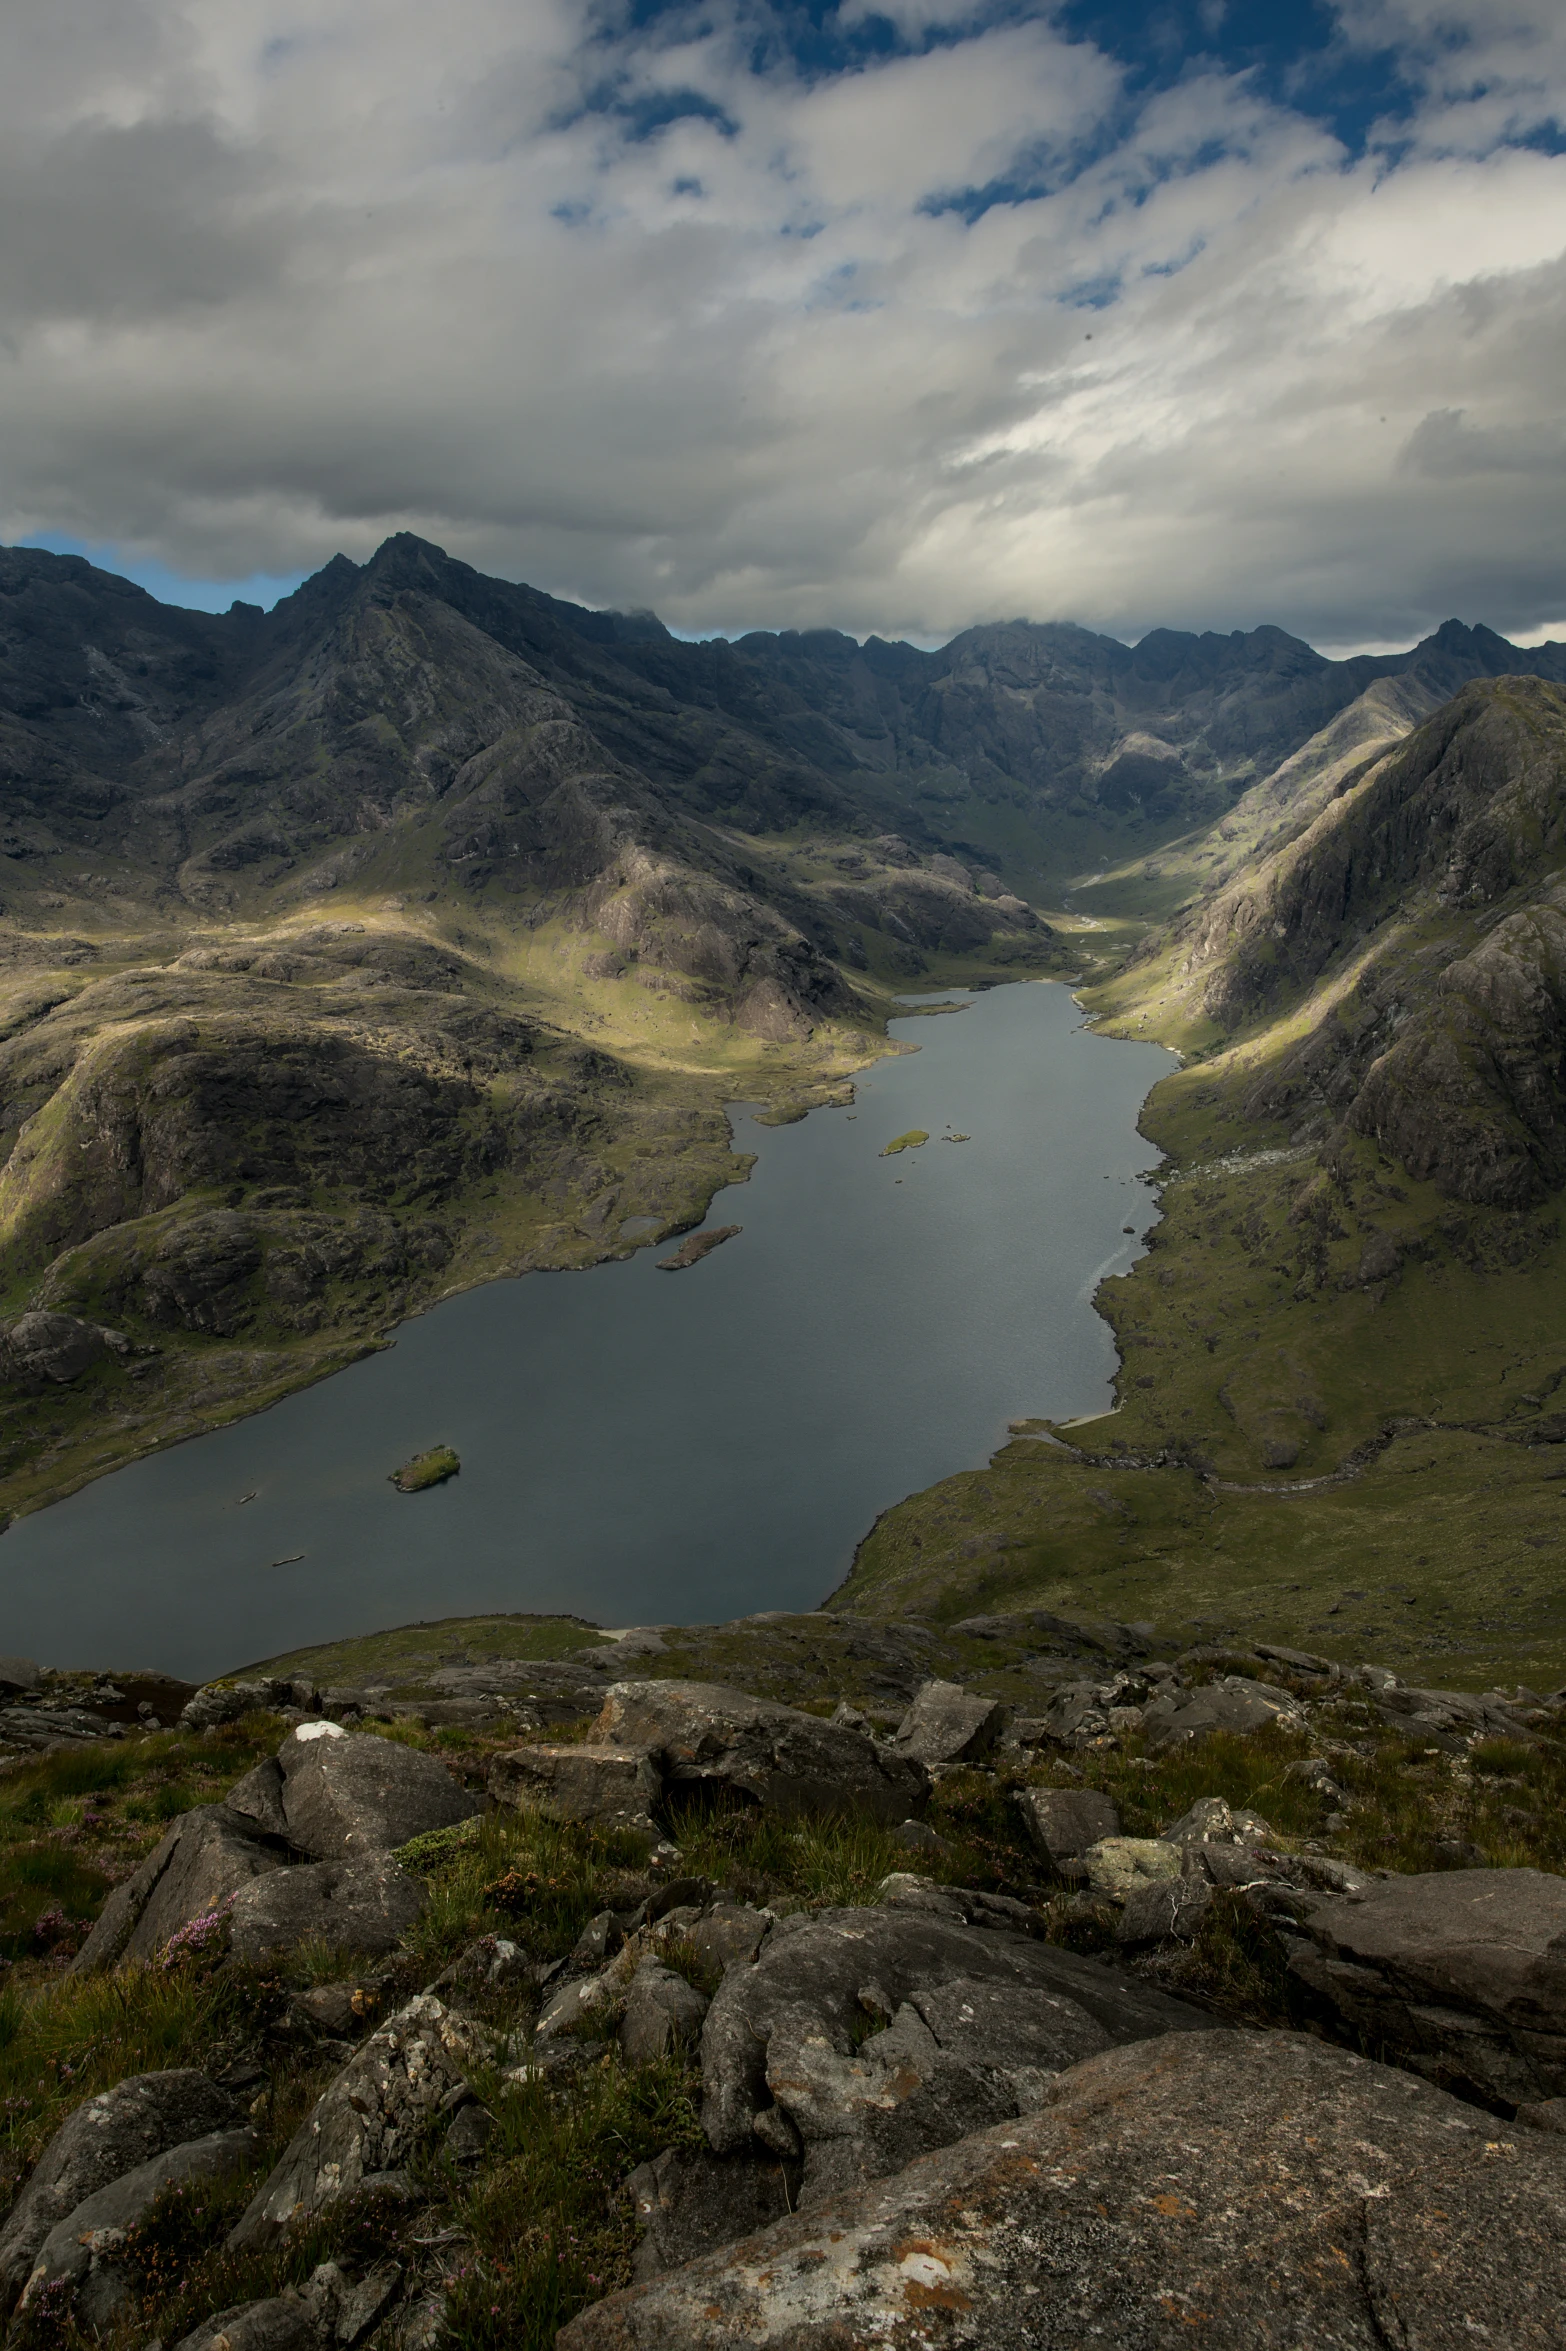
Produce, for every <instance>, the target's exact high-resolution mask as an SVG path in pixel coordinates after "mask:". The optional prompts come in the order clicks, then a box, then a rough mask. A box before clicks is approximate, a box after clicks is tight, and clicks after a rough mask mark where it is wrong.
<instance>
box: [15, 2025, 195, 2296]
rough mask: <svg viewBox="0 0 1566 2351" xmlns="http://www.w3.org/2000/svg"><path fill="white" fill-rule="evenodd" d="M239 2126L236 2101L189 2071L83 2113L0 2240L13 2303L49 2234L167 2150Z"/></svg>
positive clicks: (122, 2091)
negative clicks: (92, 2199) (90, 2199)
mask: <svg viewBox="0 0 1566 2351" xmlns="http://www.w3.org/2000/svg"><path fill="white" fill-rule="evenodd" d="M234 2120H235V2107H234V2101H233V2099H232V2098H230V2097H229V2095H228V2093H227V2092H226V2091H225V2090H220V2089H219V2088H218V2086H217V2084H216V2082H212V2081H209V2080H208V2079H207V2077H206V2075H205V2074H204V2073H198V2072H196V2071H195V2070H194V2069H193V2068H192V2067H189V2066H181V2067H178V2068H177V2069H176V2070H174V2071H172V2072H169V2073H138V2074H131V2075H130V2076H129V2077H128V2078H127V2079H126V2080H125V2081H123V2082H116V2083H115V2085H114V2087H113V2089H112V2090H102V2091H100V2092H99V2094H98V2096H97V2097H96V2098H89V2099H87V2100H86V2101H85V2102H84V2103H83V2104H82V2105H80V2106H78V2107H77V2109H76V2111H75V2113H74V2114H72V2115H69V2116H68V2117H67V2119H66V2120H65V2121H64V2122H63V2123H62V2124H61V2125H60V2128H59V2129H58V2130H57V2131H56V2132H55V2134H54V2137H53V2138H52V2139H51V2140H50V2141H49V2144H48V2146H47V2147H45V2149H44V2151H43V2153H42V2154H41V2155H40V2156H39V2158H38V2161H37V2163H36V2164H35V2165H34V2166H33V2170H32V2176H31V2177H30V2178H29V2180H28V2182H27V2185H26V2186H25V2187H24V2188H23V2190H22V2192H21V2194H20V2195H19V2196H18V2197H17V2199H16V2202H15V2203H14V2204H13V2205H12V2207H11V2211H10V2214H9V2217H8V2218H7V2220H6V2224H5V2228H4V2230H3V2232H0V2281H3V2283H4V2285H5V2287H6V2289H7V2298H9V2296H10V2295H13V2294H15V2293H16V2292H17V2291H18V2290H19V2288H20V2287H21V2286H22V2285H23V2284H24V2282H25V2281H26V2279H27V2277H28V2276H29V2274H30V2273H31V2270H32V2267H33V2264H34V2262H35V2261H36V2260H37V2258H38V2252H39V2248H40V2247H41V2246H42V2244H43V2242H44V2239H45V2238H46V2237H47V2236H48V2234H49V2232H50V2230H51V2229H53V2228H54V2227H56V2226H57V2225H58V2223H59V2222H60V2221H62V2220H64V2219H65V2218H66V2217H67V2215H68V2214H70V2213H72V2212H74V2211H75V2210H76V2207H77V2205H78V2204H83V2203H85V2202H86V2200H87V2198H88V2197H89V2196H92V2195H95V2194H96V2193H97V2191H98V2190H99V2189H100V2188H105V2187H107V2186H108V2185H109V2183H110V2181H111V2180H117V2179H123V2178H124V2176H125V2174H126V2173H127V2172H130V2171H134V2170H135V2169H136V2168H137V2166H138V2165H140V2164H143V2163H147V2162H149V2161H150V2160H151V2158H152V2157H153V2156H155V2155H161V2154H163V2153H164V2151H165V2150H166V2149H167V2148H170V2147H178V2146H180V2145H182V2144H184V2142H186V2141H187V2140H190V2139H199V2138H202V2137H204V2136H205V2135H206V2134H207V2133H208V2132H210V2131H219V2130H224V2129H226V2128H227V2127H228V2126H229V2125H230V2124H232V2123H233V2122H234Z"/></svg>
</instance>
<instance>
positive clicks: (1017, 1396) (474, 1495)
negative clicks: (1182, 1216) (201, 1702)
mask: <svg viewBox="0 0 1566 2351" xmlns="http://www.w3.org/2000/svg"><path fill="white" fill-rule="evenodd" d="M892 1033H893V1035H894V1036H897V1037H900V1038H904V1039H906V1040H908V1041H910V1042H912V1043H914V1044H916V1045H917V1046H918V1048H919V1050H918V1052H917V1053H914V1054H909V1055H905V1056H903V1057H900V1058H897V1059H893V1060H888V1061H882V1062H878V1063H876V1064H875V1066H874V1067H873V1068H871V1069H869V1070H867V1071H866V1072H865V1073H864V1075H863V1076H862V1077H861V1078H859V1079H858V1080H857V1081H856V1087H857V1097H858V1098H857V1101H856V1102H855V1104H854V1106H853V1108H852V1109H851V1110H816V1111H812V1112H811V1114H810V1116H809V1117H808V1118H807V1119H804V1120H802V1121H800V1122H799V1123H798V1124H796V1125H794V1126H787V1127H763V1126H758V1125H757V1124H756V1122H755V1119H754V1118H753V1117H752V1116H751V1115H750V1113H749V1112H748V1111H746V1110H745V1109H744V1108H743V1107H736V1108H735V1110H734V1112H733V1114H732V1115H733V1122H734V1128H735V1147H736V1148H737V1149H738V1150H742V1151H755V1152H757V1153H759V1158H758V1160H757V1164H756V1166H755V1169H754V1170H753V1172H752V1174H751V1177H750V1180H749V1182H748V1183H743V1184H739V1185H734V1186H731V1187H730V1188H729V1189H727V1190H725V1191H723V1192H720V1193H719V1194H718V1196H717V1198H716V1199H715V1200H714V1201H713V1204H712V1209H711V1212H710V1215H709V1217H708V1219H707V1222H708V1224H709V1225H722V1224H738V1225H740V1226H742V1227H743V1231H742V1233H741V1234H740V1236H739V1237H738V1238H737V1239H735V1240H732V1241H728V1242H726V1243H724V1245H723V1246H722V1247H721V1248H718V1249H716V1250H715V1251H714V1252H713V1253H712V1255H711V1256H709V1257H708V1258H706V1259H705V1260H703V1262H702V1263H700V1264H699V1265H697V1266H695V1267H693V1268H692V1269H691V1270H690V1271H688V1272H683V1273H673V1274H670V1273H661V1272H659V1271H658V1270H657V1264H656V1260H657V1259H658V1258H659V1257H665V1256H667V1255H669V1254H670V1251H671V1249H672V1247H673V1246H674V1244H672V1243H671V1244H668V1245H667V1246H663V1247H659V1248H657V1249H643V1250H640V1251H638V1252H637V1254H636V1255H635V1256H634V1257H632V1258H631V1259H629V1260H625V1261H622V1262H620V1263H618V1264H610V1265H601V1266H596V1267H594V1268H592V1269H591V1270H590V1271H588V1272H585V1273H532V1274H527V1275H524V1276H523V1277H522V1278H520V1279H517V1280H508V1281H498V1282H492V1283H489V1284H487V1285H486V1286H485V1287H484V1288H482V1289H478V1290H470V1291H468V1292H466V1293H465V1294H464V1295H463V1296H462V1297H459V1298H452V1299H448V1300H447V1301H446V1302H445V1303H444V1304H443V1305H440V1306H437V1307H435V1308H433V1309H432V1310H431V1311H430V1312H429V1313H427V1314H424V1315H421V1316H420V1317H418V1318H417V1319H416V1320H414V1321H411V1322H408V1323H405V1324H404V1325H403V1326H402V1327H401V1329H400V1330H399V1331H398V1333H397V1338H396V1344H395V1345H394V1346H392V1347H390V1348H388V1349H387V1350H386V1351H385V1352H384V1353H381V1354H379V1355H375V1356H372V1357H369V1358H368V1359H366V1360H365V1361H364V1362H362V1363H358V1364H355V1365H353V1366H352V1367H351V1368H350V1369H349V1370H347V1371H344V1372H340V1373H338V1374H337V1375H336V1377H334V1378H332V1379H330V1380H326V1381H323V1382H321V1383H320V1384H319V1385H318V1386H316V1387H314V1388H310V1389H308V1390H305V1391H304V1392H302V1393H301V1394H299V1395H296V1396H292V1397H290V1398H288V1399H287V1400H286V1401H285V1402H284V1403H282V1404H279V1405H276V1406H274V1407H273V1408H272V1410H271V1411H269V1412H265V1413H259V1414H257V1415H256V1416H255V1417H254V1418H253V1419H250V1420H246V1421H241V1422H239V1423H238V1424H237V1425H236V1426H234V1427H232V1428H227V1429H221V1430H219V1431H217V1432H216V1433H214V1434H213V1435H211V1436H206V1437H199V1438H195V1439H193V1440H192V1441H190V1442H189V1443H186V1444H183V1445H178V1446H174V1447H171V1448H170V1449H169V1450H168V1451H167V1452H164V1453H159V1454H155V1455H153V1456H151V1457H149V1458H148V1459H147V1460H145V1461H140V1462H136V1463H135V1464H133V1465H132V1466H131V1467H130V1468H128V1469H123V1470H119V1471H117V1472H116V1473H115V1474H114V1475H113V1476H111V1477H106V1478H102V1479H100V1480H99V1481H98V1482H97V1483H96V1484H94V1485H91V1486H88V1487H86V1488H84V1489H83V1491H82V1492H80V1493H79V1494H73V1495H72V1496H71V1497H70V1498H69V1499H68V1500H67V1501H64V1502H59V1503H56V1504H55V1505H54V1506H53V1507H52V1508H50V1509H48V1510H43V1511H39V1512H36V1513H35V1514H34V1515H32V1516H31V1517H28V1518H24V1519H20V1520H18V1521H17V1523H16V1524H15V1525H14V1526H13V1527H11V1528H10V1529H9V1530H8V1531H7V1532H6V1534H5V1535H4V1536H3V1537H0V1592H3V1596H4V1617H3V1642H4V1646H5V1647H6V1648H7V1649H9V1650H13V1651H20V1652H22V1653H24V1654H26V1655H29V1656H33V1657H37V1658H38V1659H40V1660H41V1661H42V1662H45V1663H49V1664H59V1665H96V1666H110V1667H114V1666H117V1667H120V1668H121V1669H124V1670H129V1669H130V1668H132V1667H141V1666H149V1667H150V1666H157V1667H162V1668H164V1669H166V1670H168V1671H171V1672H174V1673H177V1674H181V1675H186V1676H189V1677H191V1678H201V1677H206V1676H210V1675H212V1674H215V1673H220V1672H223V1671H226V1670H228V1669H231V1668H233V1667H234V1666H237V1665H240V1664H242V1663H245V1662H247V1661H249V1660H252V1659H257V1658H262V1657H266V1656H268V1655H276V1654H278V1653H280V1652H281V1651H283V1650H286V1649H293V1648H298V1647H301V1646H303V1645H304V1644H306V1643H309V1642H314V1641H324V1640H328V1639H332V1638H335V1637H337V1636H340V1635H343V1634H347V1633H354V1632H369V1631H373V1630H375V1629H377V1628H378V1627H382V1626H387V1625H395V1624H403V1623H408V1622H412V1621H416V1620H418V1619H420V1618H433V1617H441V1616H451V1615H460V1614H465V1613H476V1612H480V1611H486V1610H505V1609H544V1610H549V1609H564V1610H569V1611H572V1612H574V1613H576V1614H578V1615H583V1616H588V1617H592V1618H595V1619H596V1620H598V1621H600V1622H602V1623H605V1624H610V1625H620V1624H633V1623H634V1624H648V1623H662V1622H669V1623H681V1622H685V1623H702V1622H712V1621H715V1620H721V1619H723V1618H727V1617H733V1616H741V1615H746V1614H749V1613H751V1612H752V1611H755V1610H759V1609H766V1608H787V1609H802V1608H812V1607H814V1606H816V1604H817V1603H818V1602H819V1601H821V1600H822V1599H824V1598H825V1596H826V1594H827V1593H828V1592H830V1591H831V1590H832V1589H833V1587H834V1586H835V1585H836V1584H837V1583H839V1582H840V1581H841V1579H842V1577H843V1576H844V1575H845V1574H846V1573H847V1570H848V1567H849V1564H850V1562H851V1560H852V1557H853V1552H854V1547H855V1544H856V1543H857V1542H858V1541H859V1539H860V1538H861V1537H862V1536H863V1535H864V1534H865V1533H866V1531H867V1530H868V1528H869V1527H870V1525H871V1522H872V1521H873V1520H874V1518H875V1517H876V1515H877V1514H878V1512H880V1511H881V1510H883V1509H885V1508H886V1507H887V1505H888V1504H890V1503H893V1502H896V1501H898V1500H900V1499H901V1497H902V1496H904V1495H905V1494H909V1493H912V1492H914V1491H915V1490H916V1489H917V1488H919V1487H921V1486H927V1485H930V1484H932V1483H933V1482H934V1480H936V1479H937V1478H942V1477H946V1476H948V1475H950V1474H951V1473H952V1472H953V1471H955V1470H960V1469H968V1468H975V1467H979V1466H982V1464H983V1463H984V1461H985V1460H986V1459H987V1458H988V1456H989V1454H990V1453H992V1452H993V1451H994V1449H995V1447H996V1446H997V1445H999V1444H1001V1443H1002V1442H1004V1439H1005V1435H1006V1423H1007V1421H1008V1420H1010V1419H1013V1418H1018V1417H1021V1416H1023V1415H1027V1414H1045V1415H1048V1416H1050V1417H1052V1418H1055V1419H1065V1418H1069V1417H1071V1416H1072V1415H1075V1414H1081V1413H1089V1412H1093V1411H1097V1410H1102V1409H1104V1408H1105V1407H1106V1406H1107V1404H1108V1403H1109V1401H1110V1381H1111V1379H1112V1377H1113V1373H1114V1369H1115V1353H1114V1346H1113V1342H1112V1340H1111V1337H1110V1334H1109V1331H1108V1328H1107V1327H1106V1325H1105V1324H1104V1323H1103V1322H1102V1321H1101V1320H1100V1319H1099V1317H1098V1316H1097V1315H1096V1314H1095V1313H1094V1312H1093V1310H1092V1304H1091V1300H1092V1296H1093V1292H1094V1289H1095V1288H1096V1286H1097V1284H1098V1282H1099V1281H1100V1280H1101V1279H1102V1278H1103V1276H1104V1275H1105V1274H1108V1273H1113V1272H1116V1271H1119V1270H1122V1269H1123V1268H1124V1267H1125V1266H1127V1265H1128V1264H1129V1263H1130V1262H1131V1261H1132V1259H1133V1258H1134V1257H1135V1256H1137V1255H1138V1254H1139V1253H1140V1244H1139V1242H1138V1240H1137V1239H1136V1237H1135V1233H1136V1232H1140V1230H1141V1229H1142V1228H1143V1227H1144V1226H1145V1225H1146V1223H1147V1221H1148V1218H1149V1215H1150V1213H1151V1208H1152V1204H1151V1202H1150V1200H1149V1197H1148V1194H1147V1191H1146V1190H1145V1189H1144V1188H1143V1186H1142V1185H1140V1184H1139V1183H1138V1182H1137V1177H1138V1176H1139V1174H1141V1173H1142V1172H1143V1171H1145V1170H1147V1169H1149V1168H1151V1167H1152V1166H1154V1165H1155V1164H1156V1161H1157V1158H1158V1154H1157V1152H1156V1151H1155V1150H1154V1149H1153V1147H1152V1145H1151V1144H1149V1143H1147V1142H1145V1141H1144V1140H1143V1138H1142V1137H1141V1136H1140V1135H1139V1134H1138V1133H1137V1131H1136V1118H1137V1112H1138V1110H1139V1108H1140V1107H1141V1104H1142V1101H1143V1100H1144V1098H1145V1096H1146V1094H1147V1092H1148V1089H1149V1088H1150V1087H1151V1086H1152V1085H1153V1084H1154V1083H1155V1082H1156V1080H1157V1079H1158V1078H1160V1077H1161V1076H1163V1075H1164V1074H1165V1073H1166V1072H1167V1071H1168V1070H1169V1068H1170V1067H1171V1066H1172V1061H1173V1057H1172V1056H1171V1055H1170V1054H1168V1053H1166V1052H1165V1051H1163V1049H1162V1048H1160V1047H1158V1046H1154V1045H1140V1044H1122V1043H1119V1042H1116V1041H1113V1040H1110V1039H1107V1038H1103V1037H1097V1036H1093V1035H1092V1034H1090V1033H1089V1032H1088V1031H1087V1030H1085V1029H1084V1028H1083V1026H1082V1016H1081V1014H1080V1012H1079V1010H1078V1008H1077V1006H1076V1005H1075V1004H1074V1003H1073V1001H1072V998H1071V996H1070V994H1069V992H1068V990H1067V989H1066V988H1064V987H1062V986H1059V985H1050V984H1048V983H1042V982H1036V981H1034V982H1023V983H1019V984H1017V985H1015V986H1008V987H1003V988H996V989H992V990H990V991H987V992H986V993H984V994H981V995H978V996H976V997H974V998H973V999H972V1000H971V1001H970V1002H969V1003H967V1004H966V1006H965V1007H964V1008H963V1009H962V1010H960V1011H956V1012H952V1013H948V1014H942V1015H939V1016H936V1017H931V1016H930V1015H929V1014H921V1015H918V1016H916V1017H912V1018H910V1019H907V1020H902V1021H897V1022H894V1024H893V1031H892ZM916 1127H922V1128H925V1129H927V1130H928V1132H929V1135H930V1140H929V1142H928V1143H926V1144H925V1145H924V1146H923V1147H922V1148H921V1149H917V1150H906V1151H902V1152H900V1153H898V1154H897V1155H896V1156H894V1157H892V1158H884V1157H882V1156H880V1154H881V1153H882V1151H883V1149H884V1147H885V1145H886V1144H887V1143H888V1142H890V1141H892V1140H893V1139H894V1138H895V1137H896V1136H898V1135H899V1134H902V1133H903V1132H905V1131H906V1130H908V1129H910V1128H916ZM948 1131H950V1132H952V1133H955V1134H961V1135H964V1136H965V1137H966V1138H967V1139H966V1140H964V1141H961V1142H957V1141H952V1142H948V1141H946V1140H944V1139H943V1137H944V1135H945V1134H946V1133H947V1132H948ZM1127 1225H1129V1226H1132V1227H1133V1228H1135V1231H1134V1232H1133V1233H1130V1234H1128V1233H1126V1232H1125V1231H1123V1230H1122V1228H1123V1227H1124V1226H1127ZM438 1442H444V1443H448V1444H451V1445H454V1446H455V1447H456V1449H457V1451H458V1453H459V1454H460V1455H461V1459H462V1471H461V1475H460V1476H459V1477H457V1478H454V1479H453V1480H451V1481H450V1483H448V1484H447V1485H444V1486H440V1487H436V1488H432V1489H431V1490H430V1491H428V1492H426V1493H423V1494H414V1495H402V1494H399V1493H397V1492H396V1491H395V1489H394V1488H393V1487H392V1486H391V1485H390V1484H389V1483H388V1482H387V1481H388V1479H389V1476H390V1473H391V1472H392V1471H393V1470H394V1469H396V1468H397V1467H398V1465H399V1464H400V1463H401V1462H403V1461H405V1460H406V1459H407V1458H408V1457H409V1455H410V1454H413V1453H415V1452H419V1451H421V1450H423V1449H424V1448H425V1447H427V1446H429V1445H432V1444H435V1443H438ZM252 1491H254V1493H255V1497H256V1498H255V1499H254V1500H253V1501H250V1502H243V1503H242V1502H241V1501H240V1497H241V1496H242V1495H246V1494H249V1493H251V1492H252ZM293 1554H302V1556H299V1557H293V1556H292V1555H293Z"/></svg>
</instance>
